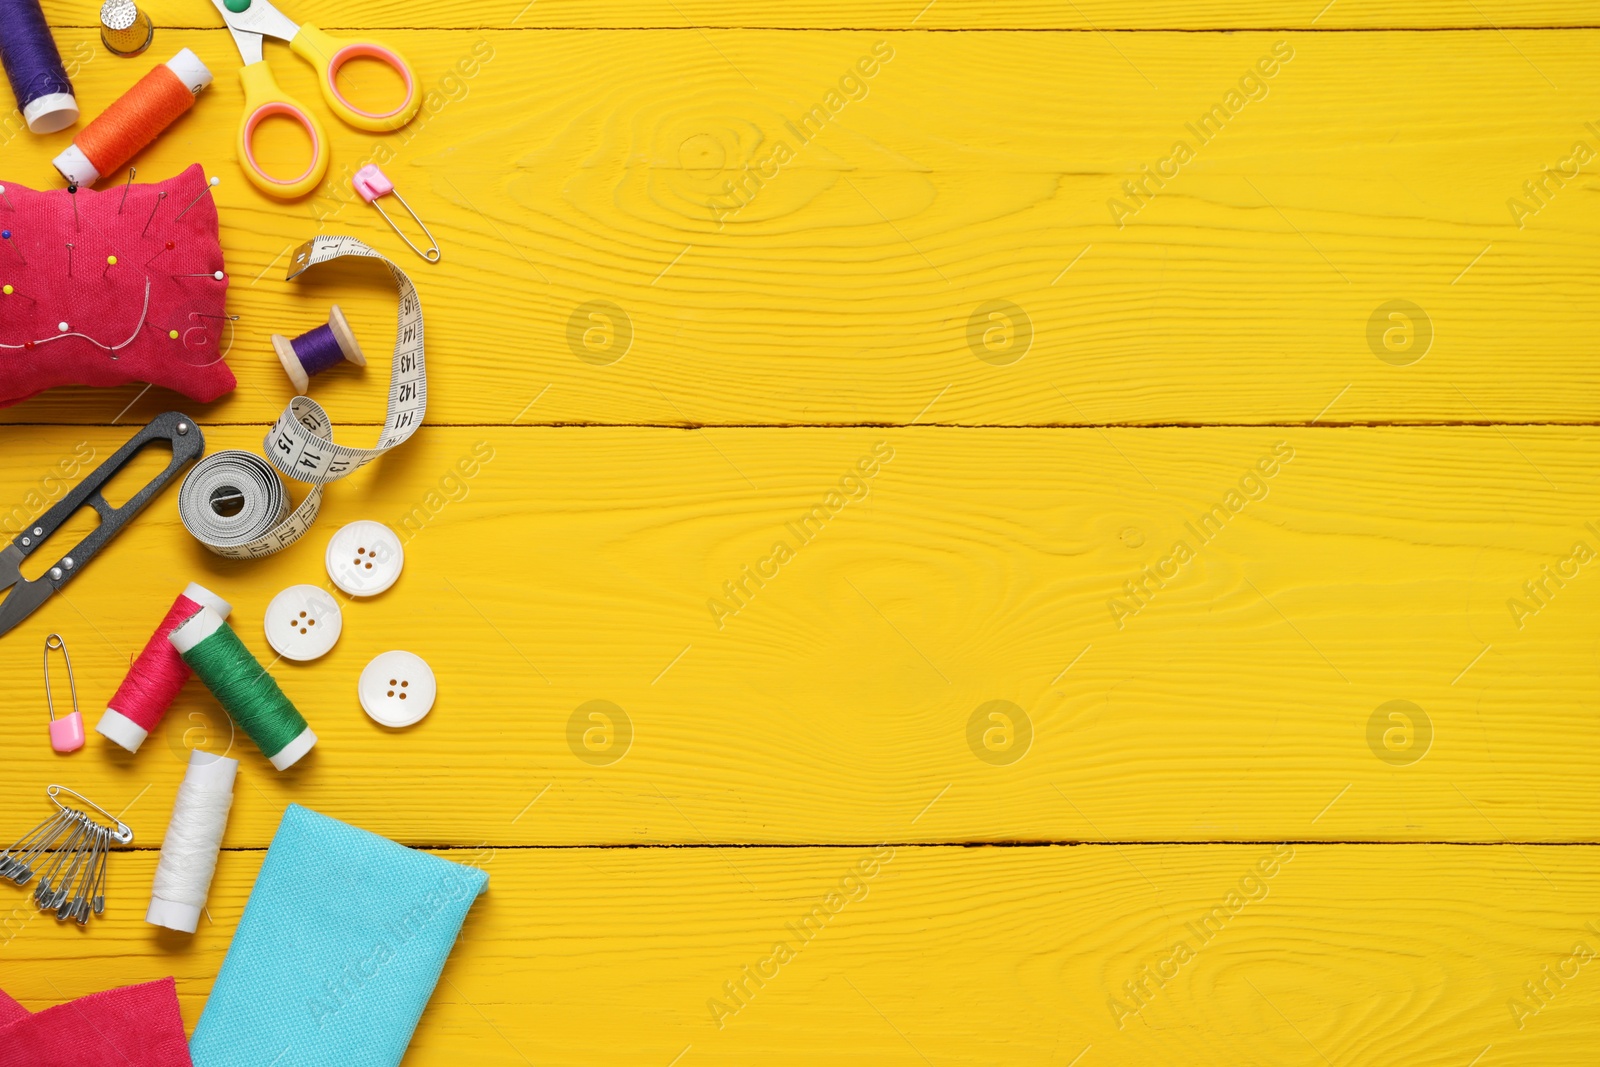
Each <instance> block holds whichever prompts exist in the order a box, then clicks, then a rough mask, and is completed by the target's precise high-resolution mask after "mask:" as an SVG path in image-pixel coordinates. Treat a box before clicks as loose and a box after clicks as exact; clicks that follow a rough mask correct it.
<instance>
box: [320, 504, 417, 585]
mask: <svg viewBox="0 0 1600 1067" xmlns="http://www.w3.org/2000/svg"><path fill="white" fill-rule="evenodd" d="M405 562H406V555H405V552H404V551H402V550H401V548H400V539H399V538H398V537H396V536H395V535H394V531H393V530H391V529H389V527H387V526H385V525H384V524H383V523H381V522H372V521H370V520H368V519H362V520H361V521H360V522H352V523H351V524H350V525H348V526H346V527H344V528H342V529H341V530H340V531H339V532H338V533H336V534H334V535H333V540H332V541H329V542H328V577H329V578H332V579H333V584H334V585H336V586H338V587H339V588H340V589H343V590H344V591H345V592H346V593H349V594H350V595H351V596H376V595H377V594H379V593H381V592H383V591H384V590H385V589H387V588H389V587H390V586H391V585H393V584H394V583H395V579H396V578H399V577H400V568H402V567H403V566H405Z"/></svg>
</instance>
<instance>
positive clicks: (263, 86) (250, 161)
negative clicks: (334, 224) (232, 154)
mask: <svg viewBox="0 0 1600 1067" xmlns="http://www.w3.org/2000/svg"><path fill="white" fill-rule="evenodd" d="M239 81H240V82H241V83H242V84H243V85H244V120H243V121H242V122H240V123H239V143H238V150H239V165H240V166H241V167H243V168H244V176H245V177H246V178H248V179H250V184H251V185H254V186H255V187H256V188H257V189H260V190H261V191H262V192H264V193H266V194H267V195H268V196H275V197H277V198H278V199H280V200H293V199H295V198H296V197H300V196H305V195H306V194H307V193H309V192H310V191H311V190H313V189H315V188H316V187H317V186H318V185H319V184H321V182H322V178H323V176H324V175H325V174H327V173H328V135H327V133H325V132H324V131H323V129H322V123H320V122H318V121H317V119H316V116H315V115H313V114H311V112H309V111H307V110H306V109H305V106H304V105H303V104H301V103H300V102H299V101H298V100H296V99H295V98H294V97H292V96H289V95H288V94H286V93H285V92H284V91H283V90H282V89H280V88H278V83H277V82H276V81H275V80H274V79H273V77H272V71H271V70H269V69H268V68H267V65H266V63H264V62H263V63H252V64H250V65H249V66H248V67H243V68H241V69H240V70H239ZM274 115H282V116H284V117H286V118H289V119H292V120H294V121H295V122H297V123H299V124H300V127H301V128H302V129H304V130H305V131H306V134H307V135H308V136H309V137H310V138H311V164H310V165H309V166H307V167H306V169H305V173H304V174H302V175H300V176H299V177H298V178H290V179H288V180H283V179H279V178H274V177H273V176H272V175H270V174H268V173H267V172H266V171H265V170H263V169H262V167H261V164H259V163H257V162H256V154H255V145H254V141H255V134H256V127H258V126H259V125H261V123H262V122H263V121H264V120H266V119H269V118H272V117H273V116H274Z"/></svg>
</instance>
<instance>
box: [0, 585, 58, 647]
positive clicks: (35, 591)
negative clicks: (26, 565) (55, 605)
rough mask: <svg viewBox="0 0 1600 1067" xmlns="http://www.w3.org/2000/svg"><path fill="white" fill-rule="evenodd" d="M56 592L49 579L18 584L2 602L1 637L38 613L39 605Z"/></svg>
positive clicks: (0, 613) (0, 610) (0, 612)
mask: <svg viewBox="0 0 1600 1067" xmlns="http://www.w3.org/2000/svg"><path fill="white" fill-rule="evenodd" d="M55 591H56V590H55V586H53V585H51V584H50V581H49V579H47V578H35V579H34V580H33V581H31V582H18V583H17V584H16V586H15V587H14V588H13V589H12V590H11V592H10V594H9V595H7V596H6V598H5V600H4V602H0V635H4V634H7V633H10V632H11V630H12V628H13V627H15V626H16V625H17V623H19V622H21V621H22V620H23V619H26V618H27V617H28V616H29V615H32V614H33V613H34V612H35V611H38V610H39V605H40V604H43V603H44V602H45V601H46V600H49V599H50V594H51V593H54V592H55Z"/></svg>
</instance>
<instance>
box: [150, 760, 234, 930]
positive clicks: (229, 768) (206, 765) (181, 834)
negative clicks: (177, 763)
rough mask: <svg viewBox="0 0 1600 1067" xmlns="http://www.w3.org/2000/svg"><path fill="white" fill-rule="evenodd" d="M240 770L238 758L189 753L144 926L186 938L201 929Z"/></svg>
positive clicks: (151, 890)
mask: <svg viewBox="0 0 1600 1067" xmlns="http://www.w3.org/2000/svg"><path fill="white" fill-rule="evenodd" d="M238 772H239V761H238V760H236V759H229V758H228V757H227V756H215V755H212V754H211V753H210V752H202V751H200V750H199V749H195V750H194V751H192V752H190V753H189V769H188V771H186V772H185V773H184V776H183V783H182V784H181V785H179V786H178V800H177V802H176V803H175V804H174V805H173V806H172V821H171V822H170V823H168V824H167V836H166V838H165V839H164V840H163V841H162V842H161V862H160V863H158V864H157V865H156V877H155V884H154V885H152V886H151V889H150V910H149V911H148V912H147V913H146V914H145V917H144V921H145V922H147V923H151V924H153V925H155V926H165V927H167V928H168V929H169V930H181V931H183V932H184V933H186V934H192V933H194V932H195V929H196V927H198V926H199V925H200V912H201V910H202V909H204V908H205V906H206V894H208V893H209V892H210V891H211V876H212V875H213V874H215V873H216V870H217V854H218V853H219V852H221V851H222V832H223V830H224V829H226V828H227V825H228V809H229V808H230V807H232V806H233V780H234V778H235V777H236V776H237V774H238Z"/></svg>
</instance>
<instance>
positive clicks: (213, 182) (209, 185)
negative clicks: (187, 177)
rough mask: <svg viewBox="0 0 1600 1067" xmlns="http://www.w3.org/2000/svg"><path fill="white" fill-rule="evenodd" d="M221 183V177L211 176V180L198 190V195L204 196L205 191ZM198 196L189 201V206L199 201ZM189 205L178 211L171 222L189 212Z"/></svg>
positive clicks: (207, 191)
mask: <svg viewBox="0 0 1600 1067" xmlns="http://www.w3.org/2000/svg"><path fill="white" fill-rule="evenodd" d="M221 184H222V179H221V178H218V177H215V176H213V177H212V179H211V181H210V182H208V183H207V184H206V187H205V188H204V189H202V190H200V196H205V195H206V194H207V193H209V192H210V191H211V190H213V189H215V188H216V187H217V186H219V185H221ZM200 196H197V197H195V198H194V199H193V200H191V201H189V207H194V206H195V205H196V204H198V203H199V202H200ZM189 207H186V208H184V209H183V210H182V211H180V212H178V216H177V218H175V219H173V220H172V221H173V222H177V221H178V219H181V218H183V217H184V216H185V215H187V214H188V213H189Z"/></svg>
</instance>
